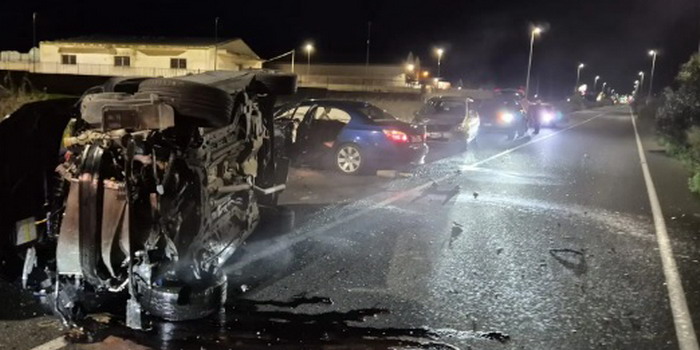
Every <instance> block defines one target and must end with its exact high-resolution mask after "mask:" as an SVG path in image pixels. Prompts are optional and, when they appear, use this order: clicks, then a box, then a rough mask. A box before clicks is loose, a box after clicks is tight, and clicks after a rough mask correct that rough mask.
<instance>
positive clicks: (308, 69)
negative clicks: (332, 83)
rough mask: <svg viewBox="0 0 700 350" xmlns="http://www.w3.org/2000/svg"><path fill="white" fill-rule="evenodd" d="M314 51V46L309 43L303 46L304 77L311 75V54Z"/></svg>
mask: <svg viewBox="0 0 700 350" xmlns="http://www.w3.org/2000/svg"><path fill="white" fill-rule="evenodd" d="M313 50H314V46H313V45H311V43H308V44H306V45H304V51H305V52H306V75H307V76H308V75H310V74H311V52H312V51H313Z"/></svg>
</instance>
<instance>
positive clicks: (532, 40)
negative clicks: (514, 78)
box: [525, 27, 542, 98]
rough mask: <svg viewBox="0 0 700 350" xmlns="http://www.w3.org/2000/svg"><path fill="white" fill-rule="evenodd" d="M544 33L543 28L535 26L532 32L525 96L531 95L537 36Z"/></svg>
mask: <svg viewBox="0 0 700 350" xmlns="http://www.w3.org/2000/svg"><path fill="white" fill-rule="evenodd" d="M540 33H542V28H540V27H535V28H533V29H532V32H531V33H530V57H529V58H528V60H527V77H526V78H525V98H528V97H529V96H530V71H531V69H532V49H533V48H534V46H535V36H536V35H538V34H540Z"/></svg>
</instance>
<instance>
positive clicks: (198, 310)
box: [138, 269, 227, 321]
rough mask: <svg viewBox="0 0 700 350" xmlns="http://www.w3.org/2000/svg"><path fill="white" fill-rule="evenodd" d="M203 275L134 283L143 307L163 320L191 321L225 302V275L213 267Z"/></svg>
mask: <svg viewBox="0 0 700 350" xmlns="http://www.w3.org/2000/svg"><path fill="white" fill-rule="evenodd" d="M205 277H206V278H201V279H199V280H196V281H193V282H190V283H186V282H181V281H178V282H179V283H178V284H176V285H165V286H145V285H143V283H142V282H138V283H139V284H141V288H140V292H141V297H140V299H141V300H140V301H141V305H142V306H143V310H144V311H146V312H148V313H149V314H151V315H153V316H156V317H160V318H162V319H164V320H167V321H187V320H195V319H200V318H204V317H207V316H209V315H211V314H214V313H216V312H217V311H219V310H221V308H222V307H223V306H224V304H225V303H226V292H227V282H226V275H225V274H224V273H223V272H222V271H221V270H219V269H217V270H216V271H215V272H214V273H213V274H211V275H210V274H207V275H205Z"/></svg>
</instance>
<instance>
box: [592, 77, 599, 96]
mask: <svg viewBox="0 0 700 350" xmlns="http://www.w3.org/2000/svg"><path fill="white" fill-rule="evenodd" d="M599 79H600V75H596V76H595V79H593V93H595V92H596V91H598V90H596V87H597V86H598V80H599Z"/></svg>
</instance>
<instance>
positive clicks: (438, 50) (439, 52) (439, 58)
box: [435, 48, 445, 77]
mask: <svg viewBox="0 0 700 350" xmlns="http://www.w3.org/2000/svg"><path fill="white" fill-rule="evenodd" d="M435 53H436V54H437V57H438V70H437V76H438V77H439V76H440V62H441V61H442V54H444V53H445V50H443V49H442V48H437V49H435Z"/></svg>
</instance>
